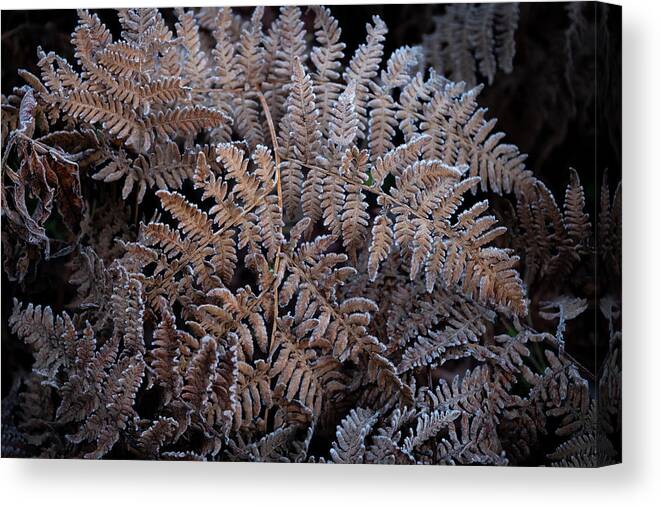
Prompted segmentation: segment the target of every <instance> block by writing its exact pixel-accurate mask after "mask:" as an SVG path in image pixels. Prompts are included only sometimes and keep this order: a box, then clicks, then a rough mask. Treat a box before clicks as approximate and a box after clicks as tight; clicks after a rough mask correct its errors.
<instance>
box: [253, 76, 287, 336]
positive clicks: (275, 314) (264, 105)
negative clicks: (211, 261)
mask: <svg viewBox="0 0 661 507" xmlns="http://www.w3.org/2000/svg"><path fill="white" fill-rule="evenodd" d="M257 96H258V97H259V102H260V104H261V105H262V108H263V109H264V116H266V122H267V123H268V126H269V133H270V134H271V143H272V144H273V154H274V156H275V180H276V189H277V190H276V191H277V193H278V207H279V208H280V213H282V215H283V216H284V214H285V208H284V205H283V199H282V184H281V181H280V154H279V151H280V150H279V149H278V138H277V136H276V134H275V126H274V125H273V117H272V116H271V110H270V109H269V105H268V102H267V101H266V97H265V96H264V94H263V93H262V91H261V90H259V89H258V90H257ZM281 250H282V243H280V244H278V249H277V251H276V253H275V262H274V265H273V272H274V273H277V272H278V271H279V270H280V252H281ZM277 329H278V284H275V287H274V289H273V327H272V328H271V343H273V341H274V339H275V333H276V331H277Z"/></svg>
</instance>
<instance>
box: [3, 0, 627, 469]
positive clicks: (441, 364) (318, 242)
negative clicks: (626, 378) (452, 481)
mask: <svg viewBox="0 0 661 507" xmlns="http://www.w3.org/2000/svg"><path fill="white" fill-rule="evenodd" d="M332 13H333V10H332V9H326V8H322V7H314V8H311V9H309V10H303V9H301V8H299V7H294V6H287V7H282V8H280V9H279V10H274V9H270V8H265V7H257V8H255V9H253V10H252V11H251V12H250V13H248V14H246V13H245V12H244V11H241V12H235V11H232V9H230V8H219V9H215V8H202V9H199V10H190V9H189V10H185V9H176V10H174V12H173V14H174V15H173V16H170V15H169V14H168V15H164V14H162V13H160V12H159V11H158V10H157V9H121V10H119V12H118V18H119V24H120V25H121V33H119V34H114V33H112V31H111V30H110V29H109V28H108V27H107V26H106V25H105V24H104V23H103V22H102V21H101V18H100V17H99V16H98V15H97V14H94V13H90V12H88V11H84V10H81V11H79V12H78V18H79V20H78V24H77V26H76V29H75V31H74V33H73V34H72V37H71V43H72V46H73V54H74V58H75V61H73V60H72V62H68V61H67V60H66V59H64V58H62V57H61V56H59V55H57V54H56V53H53V52H49V53H45V52H44V51H43V50H41V49H40V50H39V53H38V55H37V56H38V58H39V62H38V64H37V67H38V69H39V77H38V76H35V75H33V74H30V73H28V72H26V71H22V72H21V75H22V77H23V78H24V79H25V81H26V83H27V84H26V85H25V86H24V87H22V88H17V89H15V90H14V93H13V94H12V95H10V96H9V97H3V103H2V110H3V119H2V136H3V137H2V138H3V153H2V159H3V160H2V163H3V194H2V197H3V226H4V225H6V227H5V229H3V249H4V251H5V252H6V259H5V271H6V272H7V274H8V275H9V280H10V283H11V285H12V288H15V289H16V293H17V294H20V295H21V299H24V300H33V301H38V302H41V304H35V303H29V302H28V303H20V302H19V301H18V300H16V301H15V302H14V309H13V311H12V312H11V315H10V316H9V317H8V318H7V323H8V329H9V330H10V333H11V335H12V336H13V337H15V338H18V340H19V341H16V343H12V345H11V346H12V347H14V346H15V347H16V348H17V350H18V348H19V347H20V348H21V350H25V351H27V352H28V353H29V354H31V356H32V357H33V359H34V361H33V364H32V366H31V371H30V372H29V373H28V372H25V373H24V372H17V373H16V375H17V377H18V379H17V382H16V385H15V387H14V388H12V390H11V394H10V395H8V398H7V403H5V400H4V399H3V452H5V451H4V449H5V442H4V441H5V437H4V434H5V433H4V431H5V429H4V428H5V422H4V418H5V408H4V407H5V405H7V406H19V407H20V410H17V411H16V414H15V415H13V416H12V417H10V418H9V419H10V420H9V422H8V423H7V426H6V427H7V428H8V429H7V434H8V435H9V437H8V439H7V442H8V443H7V444H6V446H7V448H8V449H11V451H10V452H11V455H14V454H19V453H27V454H32V455H43V456H55V457H85V458H104V457H107V458H127V457H132V458H139V459H195V460H222V459H229V460H243V461H278V462H305V461H311V462H333V463H391V464H440V463H444V464H493V465H505V464H513V465H519V464H528V463H533V462H534V463H535V464H560V465H570V466H592V465H594V464H599V463H603V462H610V461H613V460H615V459H616V456H617V452H618V450H617V449H616V446H617V444H614V443H613V442H615V439H614V437H613V435H615V434H616V433H617V432H618V431H619V427H620V421H619V418H618V416H619V413H620V404H621V383H620V381H619V371H620V361H621V351H620V349H621V334H620V332H619V326H620V324H621V322H620V319H621V316H620V314H621V305H620V303H619V296H618V290H619V289H618V287H619V285H618V283H619V282H618V280H619V278H618V277H619V274H618V273H619V267H620V265H621V264H620V261H619V249H620V247H621V217H620V211H621V188H620V187H617V190H615V193H614V194H613V193H612V192H611V190H610V187H609V185H608V179H607V178H605V180H604V184H603V187H602V190H601V203H600V210H599V213H598V216H596V217H595V216H592V215H591V214H590V211H589V208H590V204H591V201H590V200H591V193H590V190H589V186H588V187H587V188H585V189H584V187H583V184H582V182H581V180H580V178H579V172H578V171H576V170H573V169H570V170H569V173H568V175H567V178H566V180H567V181H568V186H567V189H566V192H565V196H564V201H563V202H562V203H560V204H558V202H560V201H556V198H555V197H554V195H553V193H552V191H551V190H550V188H551V183H548V186H547V183H545V182H544V181H543V180H542V178H541V177H540V176H539V175H537V174H536V173H534V172H533V170H532V168H530V167H528V166H527V160H526V155H524V154H522V153H521V152H520V150H519V149H518V148H517V147H516V146H514V145H512V144H507V143H506V142H505V141H504V136H505V134H503V133H501V132H497V131H496V130H495V124H496V120H495V119H491V118H489V113H488V111H487V110H486V109H485V108H483V107H481V106H480V101H481V98H480V92H481V91H482V89H483V87H482V86H481V85H477V86H475V84H476V83H477V81H478V78H477V75H478V73H479V75H481V76H482V77H484V78H486V80H487V81H488V82H489V83H491V82H492V81H493V80H494V79H497V77H498V74H497V72H498V70H499V69H500V70H503V71H505V72H510V71H511V70H512V65H513V58H514V52H515V48H514V42H513V41H514V33H515V30H516V27H517V23H518V6H517V5H515V4H511V5H509V4H507V5H506V4H502V5H500V4H499V5H490V4H484V5H466V6H459V5H457V6H447V7H446V8H445V14H444V15H443V16H441V17H440V18H439V19H437V20H436V23H437V31H435V32H434V33H432V34H429V35H425V36H424V37H423V40H422V45H421V46H416V45H406V46H402V47H400V48H397V49H395V50H394V51H392V53H390V54H387V55H386V54H384V51H386V48H388V47H389V46H388V44H387V39H386V38H387V35H388V28H387V27H386V24H385V23H384V21H383V20H381V19H380V18H379V17H378V16H375V17H373V18H372V19H371V20H370V22H368V23H367V24H366V27H365V32H366V33H365V38H364V42H362V43H361V44H359V45H358V47H357V48H355V50H353V51H352V52H350V53H349V52H347V54H346V55H345V51H347V46H346V45H345V43H344V42H343V40H342V30H341V29H340V26H339V23H338V21H337V20H336V19H335V18H334V17H333V14H332ZM170 19H172V20H173V23H172V25H171V24H170V21H169V20H170ZM108 26H110V25H108ZM393 28H396V27H393ZM361 37H362V35H361ZM410 42H412V43H413V44H414V43H415V41H410ZM433 51H435V52H436V54H437V55H439V56H440V61H439V62H435V61H434V62H430V55H432V54H433ZM430 64H431V65H430ZM462 81H463V82H462ZM593 223H596V227H595V226H593V225H592V224H593ZM58 258H65V261H66V262H62V263H61V264H57V266H58V268H57V269H55V268H54V266H56V264H55V262H59V261H58V260H57V259H58ZM596 258H598V259H599V260H600V261H601V262H602V263H603V264H605V265H607V267H606V268H605V269H606V270H607V271H609V272H610V273H609V274H612V275H613V277H612V279H611V280H606V281H604V282H600V283H599V284H597V282H596V281H592V282H589V280H590V279H589V278H588V276H589V275H588V274H587V272H588V271H589V269H588V268H589V267H590V266H588V263H590V262H592V261H594V260H595V259H596ZM37 263H41V265H40V269H45V270H46V272H49V273H51V274H53V278H52V280H51V279H48V283H49V284H51V282H52V283H59V282H60V281H64V282H66V283H67V284H68V285H67V286H66V290H63V291H62V294H63V295H65V296H63V297H62V298H60V299H57V300H55V299H49V297H48V294H50V293H47V292H44V293H43V294H42V292H41V291H43V290H44V289H43V288H42V285H44V284H41V283H37V284H35V285H34V287H29V284H26V283H24V281H28V280H30V278H29V277H30V276H32V275H35V274H37V273H41V272H38V271H36V265H37ZM60 265H61V266H64V267H65V268H64V269H61V270H60V269H59V266H60ZM519 273H521V274H522V276H521V275H520V274H519ZM549 280H552V281H553V282H554V283H553V284H550V285H549V284H548V283H546V282H548V281H549ZM588 282H589V283H588ZM19 284H23V285H22V288H21V289H20V291H19V290H18V285H19ZM595 294H598V296H599V300H598V305H597V303H593V302H594V301H595V300H594V295H595ZM597 306H598V307H599V308H598V309H597ZM593 307H594V308H593ZM598 310H599V311H600V312H601V313H600V314H599V315H600V317H599V318H600V319H603V326H602V327H603V328H604V329H606V328H608V330H609V340H608V344H607V346H606V344H604V347H602V348H603V350H604V358H603V361H604V362H603V365H604V366H603V368H602V369H601V370H598V369H597V370H595V368H593V366H595V365H589V366H586V365H583V364H581V363H580V362H579V361H578V360H577V359H575V358H574V357H573V356H572V355H571V354H573V353H574V346H575V343H574V341H573V340H572V337H573V335H574V327H576V328H577V329H582V328H583V326H582V323H583V321H584V320H585V319H586V318H587V317H586V316H587V315H588V313H590V314H591V315H592V311H594V312H595V313H594V314H595V315H596V314H597V312H598ZM12 350H13V349H12ZM591 370H595V371H597V372H598V375H597V376H595V374H594V373H593V372H592V371H591ZM13 371H14V370H12V372H13ZM595 393H597V394H595ZM597 395H598V396H599V413H597V409H596V408H595V407H597V404H596V401H595V397H596V396H597ZM10 398H11V399H10ZM10 402H11V403H10ZM609 460H610V461H609Z"/></svg>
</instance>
